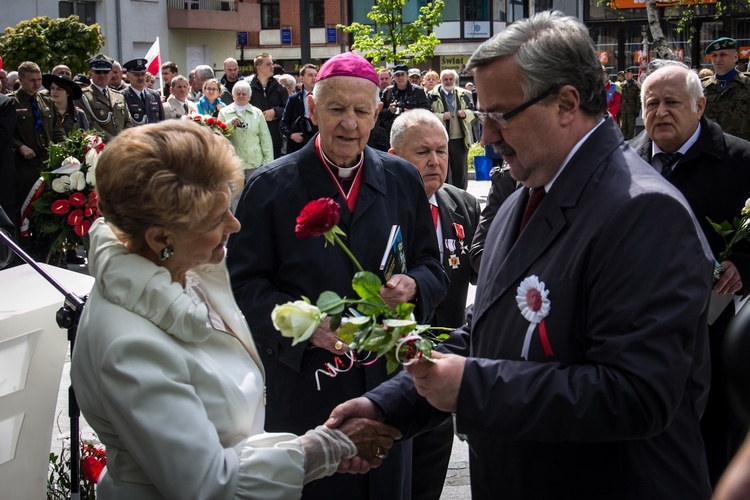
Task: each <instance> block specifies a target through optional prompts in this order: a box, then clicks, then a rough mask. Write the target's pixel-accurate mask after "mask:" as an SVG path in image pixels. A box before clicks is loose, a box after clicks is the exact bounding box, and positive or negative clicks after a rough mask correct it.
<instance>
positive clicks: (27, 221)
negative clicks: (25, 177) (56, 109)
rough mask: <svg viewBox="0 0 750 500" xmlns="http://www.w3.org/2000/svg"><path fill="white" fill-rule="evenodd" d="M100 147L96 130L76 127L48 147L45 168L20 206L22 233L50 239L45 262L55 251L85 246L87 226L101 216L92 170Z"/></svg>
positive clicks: (101, 147)
mask: <svg viewBox="0 0 750 500" xmlns="http://www.w3.org/2000/svg"><path fill="white" fill-rule="evenodd" d="M103 149H104V142H102V138H101V136H100V135H99V133H98V132H94V131H82V130H79V129H74V130H72V131H71V132H70V133H69V134H68V135H67V136H66V137H65V139H64V140H63V141H62V142H58V143H52V144H50V146H49V157H48V159H47V161H46V169H45V170H44V171H42V173H41V175H42V176H41V177H40V178H39V180H38V181H37V182H36V184H34V187H33V188H32V189H31V191H30V192H29V195H28V196H27V198H26V201H25V202H24V204H23V205H22V208H21V214H22V219H23V223H22V225H21V234H23V235H28V233H29V231H30V230H31V231H32V232H33V233H35V234H37V235H38V236H44V235H47V236H49V237H51V238H53V241H52V244H51V245H50V248H49V252H48V254H47V258H46V261H47V262H49V260H50V257H51V256H52V254H53V253H55V252H60V251H63V250H67V249H75V248H77V247H78V245H81V244H82V245H84V246H85V247H87V248H88V232H89V228H90V227H91V224H92V223H93V222H94V220H96V219H97V218H99V216H100V215H101V213H100V212H99V209H98V207H97V202H98V200H97V197H96V191H95V185H96V179H95V176H94V172H95V169H96V163H97V162H98V161H99V154H100V153H101V152H102V150H103Z"/></svg>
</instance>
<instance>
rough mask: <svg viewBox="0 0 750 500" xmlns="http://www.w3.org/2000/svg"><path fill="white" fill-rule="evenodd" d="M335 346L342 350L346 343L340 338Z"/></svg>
mask: <svg viewBox="0 0 750 500" xmlns="http://www.w3.org/2000/svg"><path fill="white" fill-rule="evenodd" d="M333 348H334V349H336V350H337V351H340V350H341V349H343V348H344V343H343V342H341V341H340V340H338V341H336V343H335V344H333ZM378 449H380V448H378Z"/></svg>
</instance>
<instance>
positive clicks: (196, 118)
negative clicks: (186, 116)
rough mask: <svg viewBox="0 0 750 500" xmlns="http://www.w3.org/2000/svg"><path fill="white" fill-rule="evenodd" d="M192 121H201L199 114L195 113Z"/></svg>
mask: <svg viewBox="0 0 750 500" xmlns="http://www.w3.org/2000/svg"><path fill="white" fill-rule="evenodd" d="M193 121H196V122H199V121H201V115H195V116H193Z"/></svg>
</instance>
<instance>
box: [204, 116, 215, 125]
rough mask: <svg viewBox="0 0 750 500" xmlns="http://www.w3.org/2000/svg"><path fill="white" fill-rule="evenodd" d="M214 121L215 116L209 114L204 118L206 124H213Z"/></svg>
mask: <svg viewBox="0 0 750 500" xmlns="http://www.w3.org/2000/svg"><path fill="white" fill-rule="evenodd" d="M214 123H216V118H214V117H213V116H209V117H208V118H207V119H206V125H213V124H214Z"/></svg>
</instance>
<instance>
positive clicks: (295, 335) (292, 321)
mask: <svg viewBox="0 0 750 500" xmlns="http://www.w3.org/2000/svg"><path fill="white" fill-rule="evenodd" d="M324 318H325V315H324V314H322V313H321V312H320V309H318V308H317V307H315V306H314V305H312V304H308V303H307V302H305V301H304V300H295V301H294V302H287V303H286V304H281V305H278V306H276V307H274V308H273V311H272V312H271V321H273V326H274V327H276V329H277V330H278V331H280V332H281V336H282V337H288V338H291V339H294V340H293V341H292V345H296V344H298V343H300V342H304V341H305V340H307V339H309V338H310V336H311V335H312V334H313V332H314V331H315V329H316V328H317V327H318V325H319V324H320V322H321V321H323V319H324Z"/></svg>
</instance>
